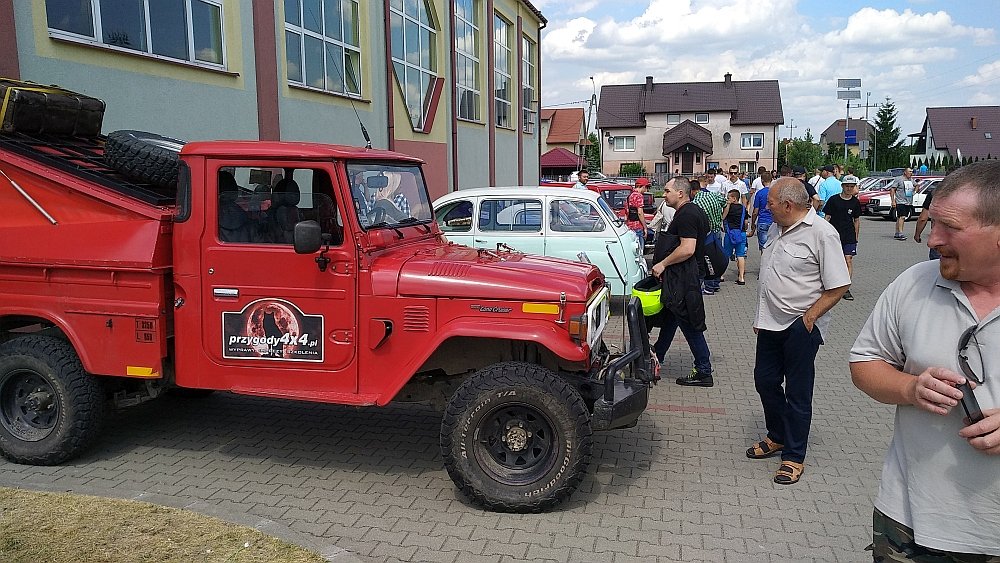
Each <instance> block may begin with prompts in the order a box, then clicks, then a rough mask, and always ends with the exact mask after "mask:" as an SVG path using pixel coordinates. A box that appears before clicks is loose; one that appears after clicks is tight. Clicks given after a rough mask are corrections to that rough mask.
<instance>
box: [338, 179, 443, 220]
mask: <svg viewBox="0 0 1000 563" xmlns="http://www.w3.org/2000/svg"><path fill="white" fill-rule="evenodd" d="M347 177H348V179H349V180H350V182H351V197H352V198H353V199H354V209H355V212H356V213H357V214H358V222H360V223H361V226H362V227H364V228H365V229H366V230H367V229H371V228H384V227H400V226H405V225H412V224H416V223H429V222H430V221H432V220H433V219H434V215H433V213H432V211H431V205H430V202H429V200H428V197H427V187H426V185H425V184H424V176H423V174H422V173H421V171H420V167H419V166H417V165H412V164H406V165H404V164H391V163H376V162H364V163H360V162H359V163H351V164H348V165H347Z"/></svg>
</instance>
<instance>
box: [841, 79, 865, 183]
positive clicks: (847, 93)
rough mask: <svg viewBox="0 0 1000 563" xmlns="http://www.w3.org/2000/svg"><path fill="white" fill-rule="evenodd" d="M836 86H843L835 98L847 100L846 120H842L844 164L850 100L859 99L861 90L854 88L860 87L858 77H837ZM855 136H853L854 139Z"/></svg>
mask: <svg viewBox="0 0 1000 563" xmlns="http://www.w3.org/2000/svg"><path fill="white" fill-rule="evenodd" d="M837 88H843V90H837V99H838V100H846V101H847V104H846V105H847V120H846V121H844V166H846V165H847V141H848V135H847V133H848V131H850V130H851V100H860V99H861V90H856V89H855V88H861V79H860V78H838V79H837ZM856 138H857V137H855V139H856Z"/></svg>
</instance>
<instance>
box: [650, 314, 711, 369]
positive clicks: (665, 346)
mask: <svg viewBox="0 0 1000 563" xmlns="http://www.w3.org/2000/svg"><path fill="white" fill-rule="evenodd" d="M662 315H663V316H662V319H663V325H662V326H661V327H660V334H659V335H658V336H657V337H656V343H655V344H653V352H655V353H656V357H657V358H658V359H659V360H660V362H662V361H663V357H664V356H666V355H667V350H670V344H671V343H672V342H673V341H674V335H675V334H677V329H678V328H680V329H681V333H682V334H684V340H687V343H688V348H690V349H691V355H693V356H694V369H695V370H697V371H698V374H699V375H712V359H711V358H712V355H711V352H709V350H708V342H707V341H706V340H705V333H704V332H702V331H699V330H695V329H694V328H692V327H691V325H690V324H689V323H688V322H687V321H685V320H684V319H681V318H678V317H677V316H676V315H674V314H673V313H671V312H670V311H668V310H666V309H664V310H663V313H662Z"/></svg>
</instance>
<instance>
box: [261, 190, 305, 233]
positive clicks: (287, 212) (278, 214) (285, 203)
mask: <svg viewBox="0 0 1000 563" xmlns="http://www.w3.org/2000/svg"><path fill="white" fill-rule="evenodd" d="M300 198H301V195H300V193H299V185H298V184H296V183H295V180H292V179H291V178H283V179H282V180H280V181H279V182H278V183H277V184H275V185H274V189H272V190H271V207H270V209H268V212H267V232H268V235H269V239H270V242H273V243H277V244H292V242H293V239H294V234H295V224H296V223H298V222H299V221H300V220H301V214H300V213H299V208H298V205H299V199H300Z"/></svg>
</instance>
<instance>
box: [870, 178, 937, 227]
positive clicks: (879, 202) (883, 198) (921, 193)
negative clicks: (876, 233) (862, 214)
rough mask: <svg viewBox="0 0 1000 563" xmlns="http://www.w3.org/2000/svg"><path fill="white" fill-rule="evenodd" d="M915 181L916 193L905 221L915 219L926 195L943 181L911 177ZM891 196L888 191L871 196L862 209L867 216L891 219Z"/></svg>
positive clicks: (921, 208) (922, 206) (921, 209)
mask: <svg viewBox="0 0 1000 563" xmlns="http://www.w3.org/2000/svg"><path fill="white" fill-rule="evenodd" d="M913 178H914V180H916V181H917V187H916V192H915V193H914V194H913V208H912V209H910V213H909V214H908V215H907V216H906V217H905V220H907V221H909V220H910V219H915V218H916V217H917V216H918V215H920V212H921V211H923V209H924V199H925V198H926V197H927V194H929V193H931V192H933V191H934V188H936V187H937V185H938V184H939V183H940V182H941V180H943V179H944V178H943V177H940V176H925V177H917V176H914V177H913ZM890 198H892V194H891V193H890V192H888V191H886V192H884V193H879V194H877V195H873V196H872V197H871V199H869V200H868V201H867V202H862V206H863V209H864V210H865V211H866V214H867V215H875V216H879V217H882V218H883V219H891V218H892V217H891V216H890V214H889V211H890V209H891V207H892V203H891V201H890Z"/></svg>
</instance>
